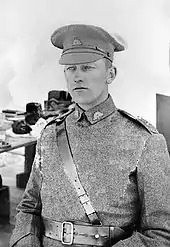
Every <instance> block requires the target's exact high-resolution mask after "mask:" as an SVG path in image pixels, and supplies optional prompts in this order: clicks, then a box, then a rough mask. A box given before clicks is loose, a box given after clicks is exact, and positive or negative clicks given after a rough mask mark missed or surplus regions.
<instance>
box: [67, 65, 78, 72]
mask: <svg viewBox="0 0 170 247" xmlns="http://www.w3.org/2000/svg"><path fill="white" fill-rule="evenodd" d="M67 70H69V71H75V70H76V67H75V66H70V67H67Z"/></svg>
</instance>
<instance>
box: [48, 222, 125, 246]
mask: <svg viewBox="0 0 170 247" xmlns="http://www.w3.org/2000/svg"><path fill="white" fill-rule="evenodd" d="M43 223H44V229H45V232H44V235H45V236H46V237H49V238H52V239H55V240H58V241H61V242H62V244H65V245H72V244H80V245H86V246H87V245H92V246H107V247H108V246H112V245H114V244H116V243H117V242H118V241H120V240H123V239H125V238H127V237H129V233H126V232H125V231H124V230H122V229H121V228H119V227H113V226H94V225H89V224H86V225H85V224H84V225H83V224H77V223H72V222H59V221H53V220H50V219H48V218H43Z"/></svg>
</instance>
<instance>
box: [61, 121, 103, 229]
mask: <svg viewBox="0 0 170 247" xmlns="http://www.w3.org/2000/svg"><path fill="white" fill-rule="evenodd" d="M64 128H65V131H63V132H62V134H60V135H59V136H58V144H59V150H60V153H61V156H62V159H63V162H64V170H65V173H66V175H67V177H68V178H69V180H70V181H71V183H72V184H73V186H74V188H75V189H76V192H77V195H78V198H79V200H80V203H81V204H82V206H83V208H84V211H85V213H86V215H87V217H88V219H89V221H90V223H91V224H93V225H101V221H100V220H99V218H98V215H97V213H96V211H95V210H94V209H93V207H92V205H91V202H90V199H89V197H88V195H87V193H86V191H85V190H84V188H83V186H82V184H81V182H80V180H79V177H78V174H77V169H76V165H75V163H74V161H73V155H72V151H71V147H70V143H69V139H68V133H67V130H66V123H65V121H64Z"/></svg>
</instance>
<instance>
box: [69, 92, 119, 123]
mask: <svg viewBox="0 0 170 247" xmlns="http://www.w3.org/2000/svg"><path fill="white" fill-rule="evenodd" d="M115 110H116V106H115V104H114V102H113V99H112V97H111V96H110V94H109V96H108V98H107V99H106V100H105V101H103V102H102V103H100V104H99V105H96V106H94V107H92V108H90V109H89V110H87V111H84V110H83V109H82V108H81V107H80V106H79V105H77V104H76V106H75V111H74V113H73V114H74V118H75V119H76V121H79V122H80V121H81V117H82V114H85V115H86V117H87V120H88V121H89V122H90V123H91V124H94V123H97V122H99V121H100V120H102V119H104V118H106V117H107V116H108V115H110V114H112V113H113V112H114V111H115Z"/></svg>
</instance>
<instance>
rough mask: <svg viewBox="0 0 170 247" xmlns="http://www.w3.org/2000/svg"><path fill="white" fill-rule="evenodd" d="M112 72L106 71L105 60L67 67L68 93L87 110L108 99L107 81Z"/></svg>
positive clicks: (65, 71)
mask: <svg viewBox="0 0 170 247" xmlns="http://www.w3.org/2000/svg"><path fill="white" fill-rule="evenodd" d="M110 70H111V69H106V64H105V59H100V60H98V61H95V62H92V63H86V64H76V65H65V69H64V73H65V77H66V81H67V87H68V91H69V92H70V94H71V96H72V98H73V101H75V102H76V103H78V104H79V105H80V106H81V107H82V108H83V109H85V110H87V109H89V108H91V107H93V106H95V105H98V104H99V103H101V102H102V101H104V100H105V99H106V98H107V97H108V84H107V83H106V81H107V79H108V78H109V77H110Z"/></svg>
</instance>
